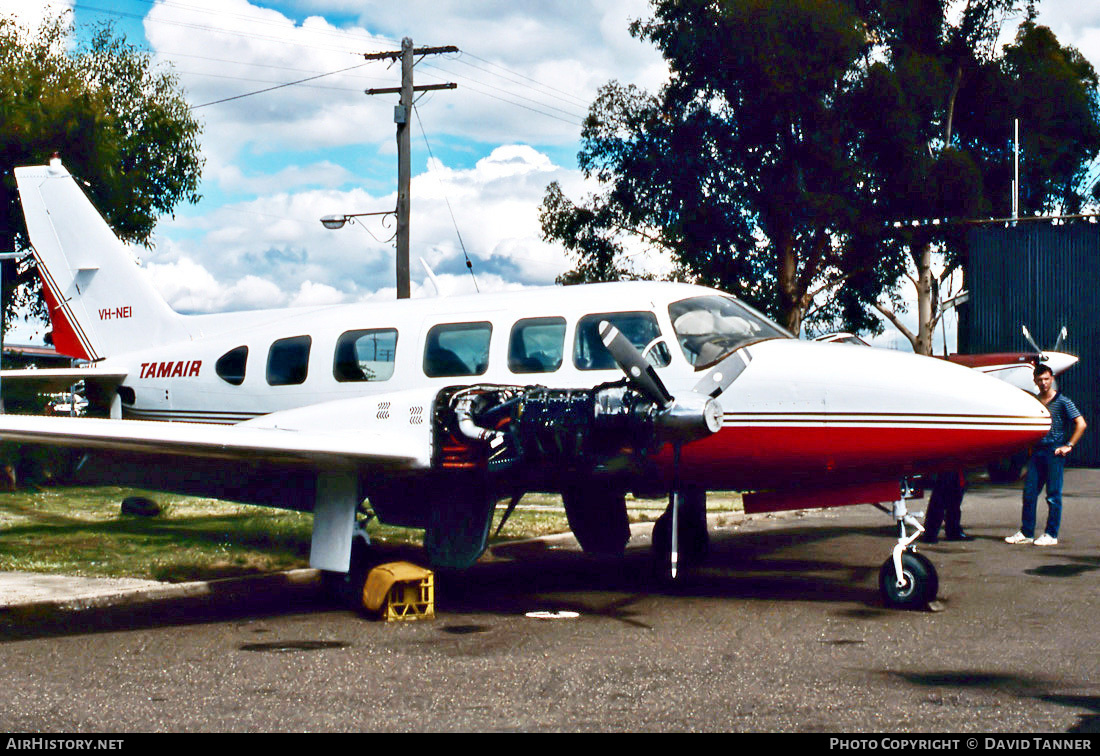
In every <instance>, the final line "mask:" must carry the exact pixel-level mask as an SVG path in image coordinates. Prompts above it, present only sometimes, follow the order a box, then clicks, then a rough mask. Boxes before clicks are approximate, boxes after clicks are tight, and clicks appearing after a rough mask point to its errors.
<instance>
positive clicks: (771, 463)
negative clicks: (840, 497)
mask: <svg viewBox="0 0 1100 756" xmlns="http://www.w3.org/2000/svg"><path fill="white" fill-rule="evenodd" d="M1037 420H1038V419H1037ZM1045 433H1046V430H1045V429H1043V428H1019V429H1007V428H992V429H991V428H965V427H964V428H950V427H942V426H941V427H917V428H911V427H910V428H906V427H889V426H882V425H875V426H856V427H837V426H807V427H798V426H781V427H777V426H761V425H753V426H725V427H723V428H722V429H721V430H720V431H718V432H717V433H715V434H714V435H712V436H710V437H708V438H704V439H701V440H699V441H695V442H693V443H690V444H687V445H686V446H684V448H683V457H682V467H681V476H682V478H683V479H684V480H689V481H691V482H693V483H696V484H699V485H702V486H704V487H706V488H708V489H732V490H749V489H754V488H760V489H765V488H766V489H775V488H783V487H784V485H785V484H786V483H788V482H789V483H790V484H791V485H800V484H802V483H804V482H805V481H807V480H810V479H812V480H815V481H817V482H818V483H819V484H820V485H821V486H828V485H830V484H832V483H834V482H843V481H861V480H862V481H865V482H866V481H873V480H890V479H896V478H901V477H903V476H906V475H912V474H914V473H931V472H937V471H939V470H948V469H960V468H964V467H967V466H973V465H980V464H984V463H986V462H989V461H991V460H994V459H999V458H1001V457H1004V456H1008V455H1009V454H1012V453H1013V452H1015V451H1018V450H1019V449H1022V448H1025V447H1027V446H1028V445H1029V444H1032V443H1034V442H1036V441H1038V440H1039V439H1040V438H1042V437H1043V435H1045ZM657 461H658V463H659V464H660V465H661V467H662V469H663V470H664V471H665V472H666V474H669V473H671V463H672V452H671V449H670V448H669V447H666V448H665V449H663V450H662V452H661V454H660V455H658V459H657Z"/></svg>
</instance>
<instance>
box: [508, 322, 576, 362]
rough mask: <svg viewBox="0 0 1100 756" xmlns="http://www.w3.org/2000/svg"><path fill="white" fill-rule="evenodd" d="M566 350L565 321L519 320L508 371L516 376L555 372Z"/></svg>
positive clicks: (511, 340) (512, 338) (510, 343)
mask: <svg viewBox="0 0 1100 756" xmlns="http://www.w3.org/2000/svg"><path fill="white" fill-rule="evenodd" d="M564 351H565V318H525V319H523V320H519V321H516V324H515V325H514V326H512V333H511V335H510V336H509V337H508V369H509V370H511V371H512V372H513V373H553V372H554V371H555V370H557V369H558V368H560V367H561V361H562V356H563V353H564Z"/></svg>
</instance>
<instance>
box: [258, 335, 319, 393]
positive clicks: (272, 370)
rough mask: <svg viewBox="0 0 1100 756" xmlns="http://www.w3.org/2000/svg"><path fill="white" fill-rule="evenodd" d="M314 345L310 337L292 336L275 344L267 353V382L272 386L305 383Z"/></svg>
mask: <svg viewBox="0 0 1100 756" xmlns="http://www.w3.org/2000/svg"><path fill="white" fill-rule="evenodd" d="M312 344H313V339H311V338H310V337H309V336H292V337H290V338H289V339H279V340H278V341H276V342H275V343H273V344H272V345H271V349H270V350H269V351H268V353H267V382H268V383H269V384H271V385H272V386H294V385H297V384H299V383H305V382H306V375H307V374H308V373H309V348H310V346H311V345H312Z"/></svg>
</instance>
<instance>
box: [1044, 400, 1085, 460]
mask: <svg viewBox="0 0 1100 756" xmlns="http://www.w3.org/2000/svg"><path fill="white" fill-rule="evenodd" d="M1047 409H1048V410H1050V430H1049V431H1047V434H1046V435H1045V436H1043V438H1042V439H1041V440H1040V441H1039V446H1043V447H1048V448H1052V449H1057V448H1058V447H1059V446H1065V445H1066V441H1068V440H1069V436H1070V433H1071V432H1072V431H1073V421H1074V420H1076V419H1077V418H1079V417H1081V412H1080V410H1078V409H1077V406H1076V405H1075V404H1074V403H1073V400H1072V399H1070V398H1069V397H1067V396H1065V395H1064V394H1063V393H1062V392H1061V391H1059V392H1058V393H1057V394H1056V395H1055V397H1054V398H1053V399H1051V400H1050V404H1048V405H1047Z"/></svg>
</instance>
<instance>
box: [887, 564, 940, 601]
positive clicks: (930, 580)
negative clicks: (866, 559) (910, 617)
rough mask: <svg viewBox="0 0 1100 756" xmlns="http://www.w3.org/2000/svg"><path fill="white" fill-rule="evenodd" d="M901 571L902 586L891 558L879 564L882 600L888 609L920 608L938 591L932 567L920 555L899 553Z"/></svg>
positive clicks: (937, 578)
mask: <svg viewBox="0 0 1100 756" xmlns="http://www.w3.org/2000/svg"><path fill="white" fill-rule="evenodd" d="M901 572H902V577H904V579H905V585H903V586H900V587H899V586H898V581H897V574H896V573H895V572H894V560H893V558H890V559H887V560H886V561H885V562H883V564H882V569H880V570H879V573H878V585H879V590H880V591H881V592H882V600H883V602H885V604H886V605H887V606H888V607H890V608H892V609H924V608H925V607H927V606H928V604H929V603H930V602H932V601H934V600H935V599H936V594H937V593H938V592H939V590H940V579H939V575H937V574H936V568H935V567H934V566H933V565H932V562H930V561H929V560H928V558H927V557H926V556H924V554H917V553H915V552H912V551H906V552H904V553H903V554H902V555H901Z"/></svg>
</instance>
